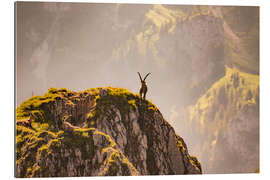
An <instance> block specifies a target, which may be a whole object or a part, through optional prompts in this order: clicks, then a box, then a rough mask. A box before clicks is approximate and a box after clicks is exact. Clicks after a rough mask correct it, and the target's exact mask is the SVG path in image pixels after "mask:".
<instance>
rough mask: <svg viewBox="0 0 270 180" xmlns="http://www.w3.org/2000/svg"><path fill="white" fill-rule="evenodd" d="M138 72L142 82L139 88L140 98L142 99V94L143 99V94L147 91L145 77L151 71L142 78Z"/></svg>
mask: <svg viewBox="0 0 270 180" xmlns="http://www.w3.org/2000/svg"><path fill="white" fill-rule="evenodd" d="M138 74H139V77H140V80H141V83H142V86H141V89H140V98H141V99H142V96H143V99H144V100H145V96H146V93H147V86H146V82H145V79H146V78H147V76H148V75H149V74H151V73H148V74H146V76H145V77H144V79H142V77H141V75H140V73H139V72H138Z"/></svg>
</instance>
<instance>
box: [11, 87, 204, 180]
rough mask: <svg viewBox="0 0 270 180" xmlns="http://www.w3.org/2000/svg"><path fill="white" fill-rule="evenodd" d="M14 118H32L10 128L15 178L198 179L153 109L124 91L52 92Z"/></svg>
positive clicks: (34, 100)
mask: <svg viewBox="0 0 270 180" xmlns="http://www.w3.org/2000/svg"><path fill="white" fill-rule="evenodd" d="M104 92H106V93H104ZM101 94H103V96H102V95H101ZM104 94H106V95H104ZM99 95H100V96H99ZM26 110H27V111H26ZM16 112H17V114H16V117H17V120H18V121H20V119H25V118H27V117H28V116H30V114H34V115H33V117H32V122H31V127H29V126H24V124H20V123H18V124H17V126H16V130H17V136H16V145H17V148H16V156H17V157H16V159H17V161H16V167H17V172H16V173H17V174H16V177H65V176H106V175H110V176H114V175H128V176H130V175H168V174H201V173H202V172H201V167H200V163H199V162H198V160H197V159H196V158H195V157H192V156H190V155H189V153H188V151H187V147H186V144H185V143H184V141H183V139H182V138H181V137H180V136H178V135H176V134H175V131H174V129H173V128H172V127H171V126H170V124H168V122H166V121H165V120H164V118H163V117H162V114H161V113H160V112H159V110H158V109H157V107H156V106H155V105H153V104H152V103H151V102H149V101H141V100H140V99H139V96H138V95H135V94H132V93H130V92H129V91H127V90H125V89H120V88H106V89H90V90H87V91H84V92H80V93H76V92H71V91H68V90H63V89H60V90H57V89H53V90H49V92H48V93H47V94H45V95H44V96H42V97H40V96H39V97H32V98H30V99H29V100H27V101H25V102H24V103H22V105H21V106H20V107H18V108H17V110H16ZM29 112H31V113H29Z"/></svg>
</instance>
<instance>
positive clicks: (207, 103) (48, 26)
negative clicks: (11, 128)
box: [16, 2, 259, 173]
mask: <svg viewBox="0 0 270 180" xmlns="http://www.w3.org/2000/svg"><path fill="white" fill-rule="evenodd" d="M16 27H17V31H16V35H17V36H16V37H17V41H16V44H17V46H16V50H17V51H16V53H17V54H16V55H17V61H16V86H17V87H16V93H17V106H18V105H19V104H21V102H23V101H24V100H26V99H28V98H29V97H31V96H32V95H33V94H34V95H42V94H43V93H45V92H46V91H47V89H48V88H49V87H56V88H62V87H65V88H68V89H71V90H77V91H78V90H85V89H88V88H89V87H99V86H102V87H104V86H116V87H124V88H127V89H129V90H131V91H132V92H138V90H139V88H140V81H139V77H138V75H137V72H138V71H139V72H141V73H142V74H143V75H144V74H146V73H148V72H151V73H152V74H151V75H150V76H149V77H148V78H147V83H148V88H149V92H148V94H147V98H148V99H150V100H151V101H153V102H154V103H155V104H156V105H157V106H158V108H159V109H160V110H161V112H162V114H163V116H164V118H165V119H167V120H168V121H169V122H170V123H171V124H172V125H173V126H174V128H175V130H176V132H177V133H178V134H181V136H182V137H183V138H184V140H185V142H186V143H187V145H188V147H189V151H190V153H191V154H193V155H195V156H197V157H198V159H199V161H200V162H201V164H202V169H203V173H239V172H255V171H256V170H257V169H259V8H258V7H241V6H226V7H225V6H181V5H134V4H133V5H131V4H90V3H37V2H17V3H16Z"/></svg>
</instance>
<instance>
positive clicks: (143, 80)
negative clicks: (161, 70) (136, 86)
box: [138, 72, 151, 84]
mask: <svg viewBox="0 0 270 180" xmlns="http://www.w3.org/2000/svg"><path fill="white" fill-rule="evenodd" d="M138 74H139V77H140V80H141V83H142V84H146V82H145V80H146V78H147V76H149V75H150V74H151V73H148V74H146V76H145V77H144V79H142V77H141V74H140V73H139V72H138Z"/></svg>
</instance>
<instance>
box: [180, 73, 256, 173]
mask: <svg viewBox="0 0 270 180" xmlns="http://www.w3.org/2000/svg"><path fill="white" fill-rule="evenodd" d="M188 112H189V113H187V114H186V117H184V119H185V120H186V121H187V122H186V124H187V127H186V128H187V129H188V131H189V132H188V133H187V136H188V138H191V139H192V138H193V139H194V137H196V142H197V145H196V146H195V147H194V148H193V151H194V152H200V154H198V157H199V159H200V160H201V161H202V164H204V165H205V166H204V167H205V169H204V171H207V172H209V173H229V172H254V171H255V169H257V168H258V166H259V165H258V164H259V76H257V75H252V74H248V73H244V72H241V71H239V70H237V69H231V68H226V75H225V76H224V77H223V78H221V79H220V80H219V81H217V82H216V83H214V84H213V86H212V87H211V88H210V89H209V90H208V91H207V92H206V93H205V94H204V95H203V96H201V97H200V98H199V99H198V100H197V102H196V103H195V104H194V105H192V106H190V107H189V108H188ZM193 144H194V142H193Z"/></svg>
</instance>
